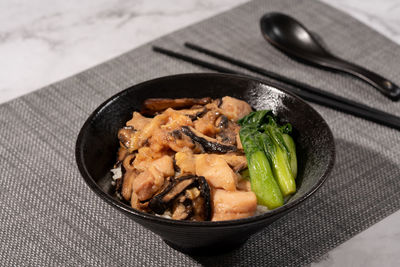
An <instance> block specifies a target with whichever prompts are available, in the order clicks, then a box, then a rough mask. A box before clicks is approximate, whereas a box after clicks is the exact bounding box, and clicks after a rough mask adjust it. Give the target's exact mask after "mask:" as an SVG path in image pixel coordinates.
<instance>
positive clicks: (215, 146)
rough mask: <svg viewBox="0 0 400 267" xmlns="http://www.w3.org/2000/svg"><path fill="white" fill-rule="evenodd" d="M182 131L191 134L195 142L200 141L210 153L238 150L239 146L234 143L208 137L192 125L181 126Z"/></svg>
mask: <svg viewBox="0 0 400 267" xmlns="http://www.w3.org/2000/svg"><path fill="white" fill-rule="evenodd" d="M181 130H182V133H184V134H186V135H187V136H189V137H190V138H191V139H192V141H193V142H197V143H199V144H200V145H201V146H202V147H203V148H204V151H205V152H208V153H228V152H236V151H237V147H236V146H232V145H225V144H222V143H220V142H218V140H216V139H214V138H211V137H208V136H206V135H204V134H202V133H200V132H198V131H196V130H195V129H193V128H192V127H188V126H182V128H181Z"/></svg>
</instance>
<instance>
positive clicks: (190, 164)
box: [175, 149, 196, 175]
mask: <svg viewBox="0 0 400 267" xmlns="http://www.w3.org/2000/svg"><path fill="white" fill-rule="evenodd" d="M175 164H176V165H177V166H178V167H179V169H180V175H186V174H195V173H196V161H195V158H194V156H193V153H192V151H191V150H190V149H186V150H184V151H182V152H178V153H176V154H175Z"/></svg>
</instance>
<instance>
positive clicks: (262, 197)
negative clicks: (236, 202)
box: [239, 110, 297, 208]
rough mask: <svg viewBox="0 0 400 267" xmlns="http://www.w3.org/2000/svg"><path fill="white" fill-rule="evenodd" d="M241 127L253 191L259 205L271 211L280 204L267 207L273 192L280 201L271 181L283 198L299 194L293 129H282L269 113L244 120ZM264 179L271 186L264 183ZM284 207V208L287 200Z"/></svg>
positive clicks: (258, 114) (264, 111)
mask: <svg viewBox="0 0 400 267" xmlns="http://www.w3.org/2000/svg"><path fill="white" fill-rule="evenodd" d="M239 124H240V125H241V129H240V139H241V141H242V145H243V147H244V150H245V153H246V157H247V161H248V165H249V171H250V182H251V186H252V189H253V191H254V192H255V193H256V195H257V198H258V201H259V204H261V205H266V206H267V207H268V208H270V206H271V207H272V206H275V205H277V203H278V202H279V201H276V202H273V203H274V205H271V203H269V204H268V205H267V204H266V203H267V202H268V201H270V198H271V197H268V196H267V195H268V194H272V192H271V191H273V192H274V194H275V195H274V196H273V197H275V200H276V199H277V198H276V196H277V194H276V192H275V189H276V188H274V187H273V186H274V184H273V183H272V182H271V181H270V178H271V177H272V178H273V179H274V181H275V184H278V186H279V189H280V193H281V197H282V195H283V196H288V195H290V194H293V193H294V192H296V183H295V177H296V175H297V157H296V147H295V143H294V141H293V139H292V137H291V136H290V135H289V134H290V133H291V131H292V126H291V124H289V123H287V124H285V125H283V126H279V125H278V124H277V122H276V118H275V117H274V115H273V114H272V112H271V111H269V110H260V111H256V112H252V113H250V114H249V115H247V116H245V117H244V118H242V119H240V120H239ZM262 155H264V156H262ZM265 159H267V161H268V166H267V165H266V163H265V162H264V161H265ZM261 162H262V163H261ZM263 179H266V180H267V181H268V183H267V182H262V181H263ZM253 185H254V186H253ZM271 188H272V189H271ZM256 191H257V192H256ZM264 203H265V204H264ZM280 205H283V200H282V204H280ZM277 207H279V206H277Z"/></svg>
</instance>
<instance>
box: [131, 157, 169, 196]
mask: <svg viewBox="0 0 400 267" xmlns="http://www.w3.org/2000/svg"><path fill="white" fill-rule="evenodd" d="M172 175H174V166H173V162H172V158H171V157H169V156H163V157H161V158H159V159H157V160H155V161H153V162H152V163H151V165H150V167H149V168H148V169H147V170H145V171H144V172H142V173H140V174H139V175H138V176H137V177H136V179H134V180H133V184H132V188H133V191H134V192H135V193H136V195H137V197H138V200H139V201H145V200H148V199H150V198H151V197H152V196H153V195H154V193H156V192H158V191H159V190H160V189H161V187H162V186H163V184H164V180H165V178H166V177H169V176H172Z"/></svg>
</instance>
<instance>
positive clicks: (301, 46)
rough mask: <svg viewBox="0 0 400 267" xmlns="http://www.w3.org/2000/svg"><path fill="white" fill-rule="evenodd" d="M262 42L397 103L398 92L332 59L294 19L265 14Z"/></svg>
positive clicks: (377, 78) (379, 78) (363, 71)
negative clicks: (369, 87) (359, 82)
mask: <svg viewBox="0 0 400 267" xmlns="http://www.w3.org/2000/svg"><path fill="white" fill-rule="evenodd" d="M260 27H261V32H262V34H263V36H264V38H265V39H266V40H267V41H268V42H269V43H271V44H272V45H273V46H275V47H276V48H278V49H279V50H281V51H282V52H284V53H285V54H288V55H290V56H292V57H295V58H297V59H300V60H301V61H302V62H305V63H309V64H312V65H317V66H321V67H325V68H329V69H333V70H336V71H341V72H345V73H348V74H351V75H353V76H355V77H357V78H359V79H361V80H363V81H364V82H367V83H368V84H370V85H372V86H373V87H375V88H376V89H378V90H379V91H380V92H381V93H382V94H384V95H385V96H387V97H389V98H390V99H392V100H398V99H400V88H399V87H398V86H397V85H395V84H394V83H393V82H391V81H389V80H387V79H385V78H384V77H382V76H380V75H379V74H376V73H374V72H372V71H369V70H367V69H365V68H363V67H360V66H358V65H355V64H353V63H350V62H348V61H345V60H343V59H341V58H338V57H336V56H335V55H333V54H332V53H330V52H329V51H327V50H326V49H325V48H324V47H323V46H322V45H321V44H320V42H318V40H317V39H316V38H315V36H314V35H313V34H312V33H311V32H310V31H309V30H308V29H307V28H306V27H305V26H304V25H303V24H301V23H300V22H298V21H297V20H296V19H294V18H292V17H290V16H288V15H285V14H282V13H277V12H273V13H267V14H265V15H264V16H263V17H262V18H261V20H260Z"/></svg>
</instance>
